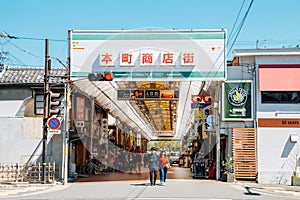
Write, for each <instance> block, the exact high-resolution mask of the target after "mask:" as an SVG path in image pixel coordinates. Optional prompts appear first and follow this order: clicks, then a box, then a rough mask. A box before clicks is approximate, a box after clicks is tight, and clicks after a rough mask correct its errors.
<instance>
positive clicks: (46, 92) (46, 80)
mask: <svg viewBox="0 0 300 200" xmlns="http://www.w3.org/2000/svg"><path fill="white" fill-rule="evenodd" d="M49 58H50V56H49V41H48V39H46V40H45V74H44V119H43V152H42V182H43V183H44V184H46V182H47V180H46V178H47V177H46V156H47V134H48V127H47V120H48V116H49Z"/></svg>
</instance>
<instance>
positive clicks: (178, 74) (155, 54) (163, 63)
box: [69, 29, 227, 81]
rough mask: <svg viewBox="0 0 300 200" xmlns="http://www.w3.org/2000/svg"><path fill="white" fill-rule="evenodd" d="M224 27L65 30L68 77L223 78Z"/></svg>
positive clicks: (116, 78) (224, 63)
mask: <svg viewBox="0 0 300 200" xmlns="http://www.w3.org/2000/svg"><path fill="white" fill-rule="evenodd" d="M226 36H227V33H226V30H224V29H220V30H178V31H173V30H132V31H129V30H126V31H125V30H110V31H107V30H102V31H101V30H100V31H80V30H72V31H70V32H69V38H70V52H71V56H70V57H71V78H72V79H73V80H76V79H78V78H82V77H87V75H88V74H89V73H93V72H112V73H113V74H114V80H115V81H119V80H125V81H126V80H129V81H140V80H151V81H162V80H163V81H165V80H166V79H168V80H171V81H174V80H175V81H182V80H210V81H211V80H225V79H226V46H227V45H226V43H227V38H226Z"/></svg>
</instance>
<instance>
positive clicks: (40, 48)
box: [0, 0, 300, 66]
mask: <svg viewBox="0 0 300 200" xmlns="http://www.w3.org/2000/svg"><path fill="white" fill-rule="evenodd" d="M252 1H253V3H252V5H251V2H252ZM250 5H251V7H250ZM249 7H250V10H249V12H248V14H247V9H248V8H249ZM0 8H1V11H0V19H1V20H0V34H3V33H5V34H8V35H9V36H13V37H16V38H11V39H9V38H0V52H4V53H5V54H4V53H2V56H5V57H6V59H4V60H3V62H4V63H5V64H6V65H17V66H44V64H45V63H44V62H45V61H44V60H45V39H49V41H50V56H51V57H53V58H58V59H59V60H60V61H61V62H62V63H66V61H67V56H68V55H67V52H68V39H67V38H68V30H121V29H124V30H132V29H143V28H146V29H148V28H160V29H167V30H170V29H172V30H173V29H175V30H182V29H188V30H190V29H204V30H206V29H221V28H224V29H226V30H227V33H228V34H227V35H228V38H227V39H228V46H227V51H228V57H227V59H228V60H230V59H232V55H231V52H232V50H234V49H247V48H251V49H253V48H256V47H259V48H282V47H285V48H288V47H296V46H297V45H298V44H300V26H299V21H300V15H299V8H300V1H299V0H284V1H283V0H281V1H274V0H210V1H204V0H151V1H146V0H126V1H125V0H106V1H104V0H84V1H83V0H81V1H80V0H51V1H50V0H49V1H43V0H9V1H8V0H6V1H5V0H2V1H0ZM243 18H244V19H245V20H243ZM243 21H244V23H242V22H243ZM257 41H258V42H257ZM54 61H55V60H54ZM53 65H54V66H59V65H61V64H59V63H58V62H53Z"/></svg>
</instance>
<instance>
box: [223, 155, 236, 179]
mask: <svg viewBox="0 0 300 200" xmlns="http://www.w3.org/2000/svg"><path fill="white" fill-rule="evenodd" d="M221 164H222V171H223V174H222V180H223V181H225V182H233V181H234V176H233V159H232V157H231V156H229V155H228V156H227V157H226V159H225V160H222V163H221Z"/></svg>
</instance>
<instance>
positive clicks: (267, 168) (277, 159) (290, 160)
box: [257, 128, 300, 185]
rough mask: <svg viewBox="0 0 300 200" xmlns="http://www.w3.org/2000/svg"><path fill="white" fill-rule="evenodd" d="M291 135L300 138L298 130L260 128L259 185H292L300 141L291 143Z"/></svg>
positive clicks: (258, 141)
mask: <svg viewBox="0 0 300 200" xmlns="http://www.w3.org/2000/svg"><path fill="white" fill-rule="evenodd" d="M291 134H297V135H298V138H300V130H299V129H298V128H258V131H257V150H258V182H259V183H267V184H287V185H290V184H291V175H292V174H293V170H294V168H295V165H296V154H297V152H299V153H300V144H299V142H300V141H299V139H298V142H297V143H291V142H290V135H291ZM299 153H298V154H299ZM298 172H299V167H298Z"/></svg>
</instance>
